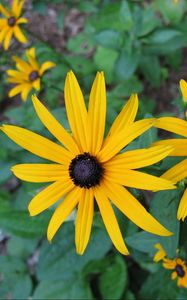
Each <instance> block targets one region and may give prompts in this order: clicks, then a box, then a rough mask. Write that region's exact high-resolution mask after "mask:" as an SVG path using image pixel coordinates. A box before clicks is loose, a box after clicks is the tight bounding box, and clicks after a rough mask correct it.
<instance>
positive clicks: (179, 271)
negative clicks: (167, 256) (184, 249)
mask: <svg viewBox="0 0 187 300" xmlns="http://www.w3.org/2000/svg"><path fill="white" fill-rule="evenodd" d="M175 271H176V273H177V275H178V276H179V277H184V275H185V271H184V270H183V267H182V266H181V265H176V267H175Z"/></svg>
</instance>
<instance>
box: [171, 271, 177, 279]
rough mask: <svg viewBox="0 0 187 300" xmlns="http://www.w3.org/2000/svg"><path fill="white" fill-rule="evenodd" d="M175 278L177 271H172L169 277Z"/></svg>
mask: <svg viewBox="0 0 187 300" xmlns="http://www.w3.org/2000/svg"><path fill="white" fill-rule="evenodd" d="M176 278H177V272H172V274H171V279H172V280H174V279H176Z"/></svg>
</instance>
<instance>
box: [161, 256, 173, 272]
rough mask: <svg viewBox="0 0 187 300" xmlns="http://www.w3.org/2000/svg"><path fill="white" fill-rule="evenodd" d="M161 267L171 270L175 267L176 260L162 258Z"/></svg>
mask: <svg viewBox="0 0 187 300" xmlns="http://www.w3.org/2000/svg"><path fill="white" fill-rule="evenodd" d="M163 267H164V268H165V269H168V270H173V269H175V267H176V261H175V260H172V259H169V258H164V263H163Z"/></svg>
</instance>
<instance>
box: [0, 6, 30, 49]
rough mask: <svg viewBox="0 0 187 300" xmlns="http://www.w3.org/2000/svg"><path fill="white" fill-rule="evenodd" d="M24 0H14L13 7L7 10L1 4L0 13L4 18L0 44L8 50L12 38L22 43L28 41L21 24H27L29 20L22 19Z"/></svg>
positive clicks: (0, 26)
mask: <svg viewBox="0 0 187 300" xmlns="http://www.w3.org/2000/svg"><path fill="white" fill-rule="evenodd" d="M23 4H24V0H13V1H12V7H11V8H10V9H6V8H5V7H4V6H3V5H2V4H1V3H0V13H2V14H3V16H4V18H1V19H0V43H3V46H4V49H5V50H7V49H8V48H9V45H10V41H11V39H12V36H15V38H16V39H17V40H18V41H19V42H20V43H26V42H27V39H26V37H25V36H24V34H23V33H22V31H21V29H20V24H23V23H27V22H28V21H27V19H26V18H23V17H21V13H22V8H23Z"/></svg>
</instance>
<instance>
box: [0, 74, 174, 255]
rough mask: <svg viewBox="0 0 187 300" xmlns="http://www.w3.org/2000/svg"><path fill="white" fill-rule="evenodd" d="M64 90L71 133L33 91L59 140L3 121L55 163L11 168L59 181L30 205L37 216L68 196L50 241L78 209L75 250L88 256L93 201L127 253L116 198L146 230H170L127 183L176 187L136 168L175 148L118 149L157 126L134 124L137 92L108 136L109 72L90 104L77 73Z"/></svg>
mask: <svg viewBox="0 0 187 300" xmlns="http://www.w3.org/2000/svg"><path fill="white" fill-rule="evenodd" d="M64 95H65V105H66V111H67V117H68V120H69V125H70V128H71V131H72V135H70V134H69V133H68V132H67V131H66V130H65V129H64V128H63V127H62V125H61V124H60V123H59V122H58V121H57V120H56V119H55V118H54V117H53V115H51V114H50V112H49V111H48V110H47V109H46V108H45V106H44V105H43V104H42V103H41V102H40V101H39V100H38V99H37V98H36V96H33V105H34V108H35V110H36V113H37V114H38V116H39V118H40V119H41V121H42V122H43V124H44V125H45V126H46V128H47V129H48V130H49V131H50V132H51V133H52V134H53V135H54V137H55V138H57V140H58V141H59V142H60V144H59V143H54V142H52V141H50V140H49V139H47V138H44V137H42V136H40V135H38V134H36V133H33V132H31V131H29V130H26V129H24V128H20V127H17V126H11V125H4V126H2V128H1V129H2V131H3V132H4V133H5V134H6V135H7V136H8V137H9V138H11V139H12V140H13V141H14V142H16V143H17V144H18V145H20V146H21V147H23V148H25V149H26V150H28V151H30V152H32V153H34V154H35V155H38V156H40V157H43V158H45V159H48V160H50V161H52V162H53V163H52V164H21V165H16V166H14V167H13V168H12V171H13V173H14V174H15V175H16V176H17V177H18V178H20V179H23V180H25V181H30V182H53V183H52V184H50V185H49V186H48V187H47V188H45V189H43V190H42V191H41V192H40V193H39V194H37V195H36V196H35V197H34V198H33V199H32V201H31V202H30V204H29V212H30V214H31V216H35V215H37V214H39V213H41V212H43V211H44V210H46V209H48V208H49V207H50V206H52V205H53V204H55V203H56V202H57V201H58V200H60V199H62V197H63V196H64V200H63V201H61V202H60V203H59V206H58V207H57V208H56V210H55V212H54V214H53V216H52V218H51V220H50V223H49V226H48V231H47V237H48V240H49V241H51V240H52V238H53V237H54V235H55V233H56V232H57V230H58V229H59V227H60V226H61V225H62V224H63V223H64V221H65V220H66V218H67V217H68V216H69V214H70V213H71V212H72V211H73V210H74V209H75V208H77V217H76V224H75V244H76V250H77V253H79V254H83V253H84V251H85V249H86V246H87V244H88V241H89V238H90V233H91V228H92V223H93V216H94V199H95V200H96V202H97V205H98V207H99V210H100V213H101V216H102V218H103V222H104V224H105V227H106V230H107V231H108V234H109V236H110V238H111V240H112V242H113V243H114V245H115V247H116V248H117V249H118V251H120V252H121V253H122V254H125V255H127V254H128V249H127V247H126V245H125V243H124V240H123V237H122V234H121V231H120V228H119V225H118V222H117V219H116V216H115V213H114V210H113V207H112V205H111V203H113V205H115V206H116V207H117V208H118V209H119V210H120V211H121V212H122V213H123V214H125V215H126V216H127V217H128V218H129V219H130V220H131V221H133V222H134V223H135V224H137V225H138V226H139V227H141V228H142V229H144V230H146V231H148V232H151V233H153V234H157V235H161V236H169V235H171V232H169V231H168V230H167V229H166V228H164V227H163V226H162V225H161V224H160V223H159V222H158V221H157V220H156V219H155V218H154V217H152V216H151V214H149V213H148V212H147V211H146V209H145V208H144V207H143V206H142V205H141V204H140V202H139V201H138V200H137V199H136V198H135V197H134V196H133V195H132V194H131V193H130V192H129V191H128V190H127V189H126V188H125V186H126V187H134V188H140V189H144V190H146V189H148V190H149V189H150V190H155V189H157V190H165V189H173V188H175V187H174V186H173V184H171V182H169V181H168V180H165V179H162V178H157V177H155V176H153V175H149V174H145V173H143V172H142V171H137V170H136V169H138V168H142V167H145V166H148V165H151V164H154V163H156V162H158V161H160V160H161V159H163V158H164V157H166V156H167V155H168V153H169V152H170V151H171V150H172V149H171V147H168V146H167V147H165V146H164V147H162V146H161V147H160V146H159V147H151V148H148V149H138V150H130V151H126V152H124V153H119V152H120V151H121V150H122V149H123V148H125V147H126V146H127V145H128V144H129V143H130V142H132V141H133V140H134V139H135V138H137V137H138V136H140V135H141V134H142V133H144V132H145V131H146V130H148V129H149V128H151V127H152V125H153V123H154V119H144V120H141V121H136V122H135V121H134V120H135V117H136V114H137V110H138V97H137V95H132V96H131V98H130V99H129V101H128V102H127V104H126V105H125V106H124V108H123V109H122V111H121V112H120V114H119V115H118V117H117V118H116V120H115V121H114V123H113V125H112V127H111V129H110V131H109V133H108V134H107V136H106V138H104V133H105V119H106V89H105V79H104V74H103V72H98V73H97V76H96V78H95V81H94V83H93V86H92V89H91V93H90V100H89V105H88V109H87V108H86V105H85V102H84V98H83V95H82V92H81V89H80V87H79V84H78V82H77V80H76V77H75V75H74V74H73V72H69V73H68V75H67V77H66V81H65V89H64ZM101 243H102V241H101Z"/></svg>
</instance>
